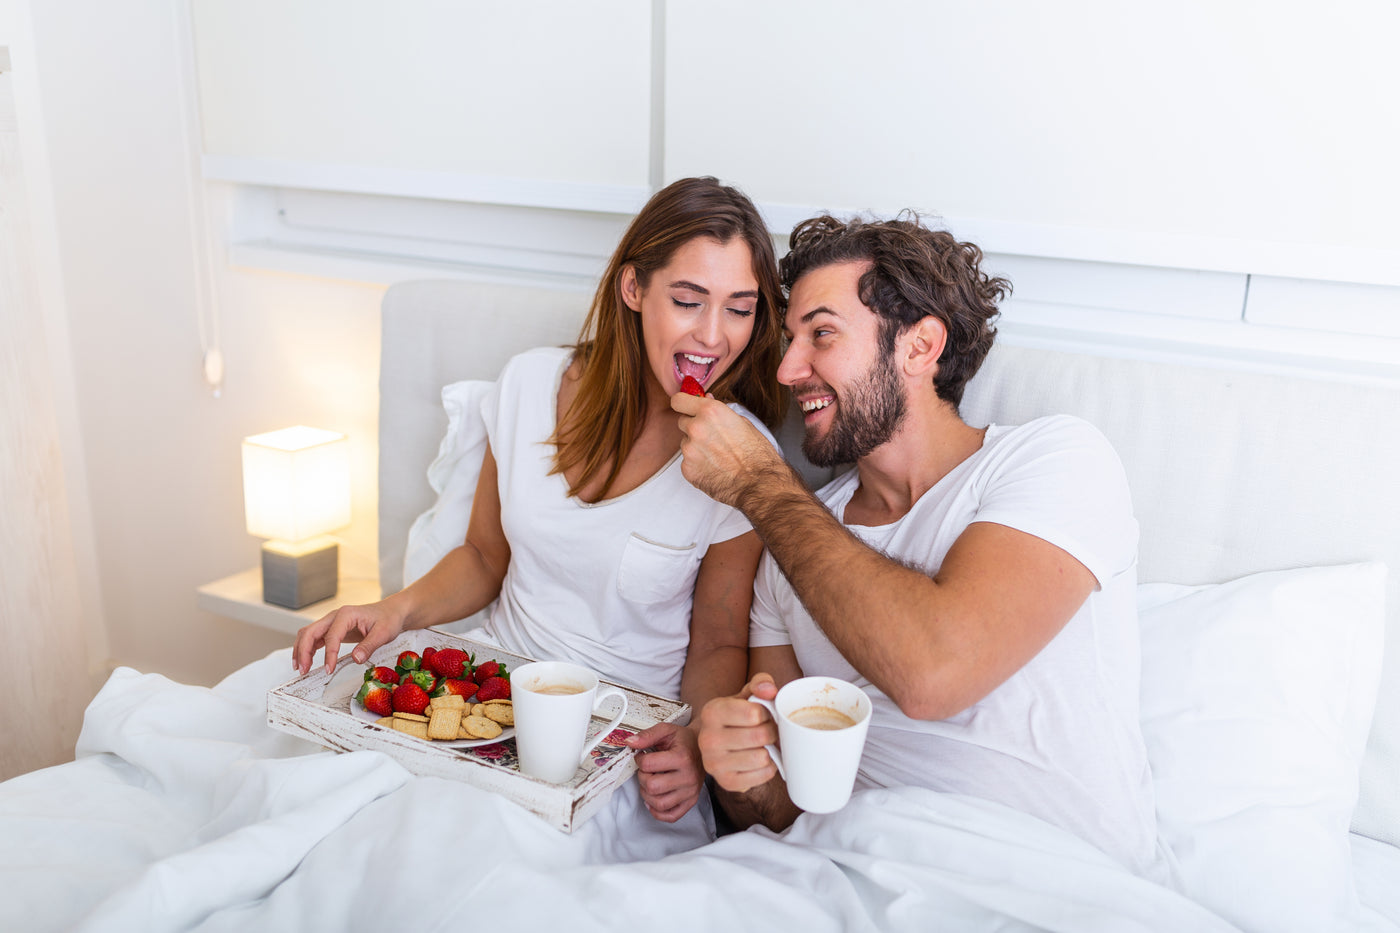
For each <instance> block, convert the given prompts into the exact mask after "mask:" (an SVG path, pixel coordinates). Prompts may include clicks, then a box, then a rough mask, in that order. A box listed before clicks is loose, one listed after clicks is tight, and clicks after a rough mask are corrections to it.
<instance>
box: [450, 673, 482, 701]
mask: <svg viewBox="0 0 1400 933" xmlns="http://www.w3.org/2000/svg"><path fill="white" fill-rule="evenodd" d="M442 692H443V693H446V694H452V695H455V696H459V697H462V698H463V699H464V700H471V698H472V697H474V696H476V681H474V680H468V679H466V678H448V679H447V680H444V681H443V682H442Z"/></svg>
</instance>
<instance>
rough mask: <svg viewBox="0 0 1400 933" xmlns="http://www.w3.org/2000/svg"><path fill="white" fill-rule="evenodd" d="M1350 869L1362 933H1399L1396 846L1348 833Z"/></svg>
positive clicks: (1399, 866)
mask: <svg viewBox="0 0 1400 933" xmlns="http://www.w3.org/2000/svg"><path fill="white" fill-rule="evenodd" d="M1351 870H1352V875H1353V877H1354V878H1355V879H1356V893H1357V895H1358V896H1359V897H1360V898H1361V911H1362V919H1363V920H1364V921H1365V924H1366V925H1365V927H1364V929H1365V930H1366V933H1400V849H1397V848H1395V846H1392V845H1388V844H1386V843H1384V842H1378V841H1376V840H1375V839H1370V838H1367V837H1366V836H1358V835H1357V834H1356V833H1352V834H1351Z"/></svg>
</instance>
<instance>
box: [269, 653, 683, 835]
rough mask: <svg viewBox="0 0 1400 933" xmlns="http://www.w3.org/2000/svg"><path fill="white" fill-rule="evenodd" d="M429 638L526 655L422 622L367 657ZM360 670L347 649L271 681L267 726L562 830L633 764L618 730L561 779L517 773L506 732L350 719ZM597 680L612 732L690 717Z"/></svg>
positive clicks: (581, 818)
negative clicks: (501, 803) (503, 804)
mask: <svg viewBox="0 0 1400 933" xmlns="http://www.w3.org/2000/svg"><path fill="white" fill-rule="evenodd" d="M429 645H432V646H435V647H437V648H446V647H456V648H461V649H462V650H464V651H466V652H468V653H469V654H473V655H475V656H476V660H477V663H481V662H482V661H487V660H490V659H492V658H494V659H496V660H498V661H500V662H501V663H503V664H505V665H506V667H507V668H508V669H509V670H511V671H514V670H515V669H516V668H518V667H519V666H520V665H522V664H526V663H528V662H529V661H532V660H534V659H533V658H526V657H522V656H520V655H517V654H511V653H510V652H508V651H502V650H500V649H499V648H493V647H491V646H489V645H485V644H482V643H480V642H474V641H471V640H469V639H466V638H462V637H460V636H458V635H452V634H449V633H447V632H439V631H434V630H432V629H423V630H418V631H413V632H406V633H404V634H403V635H401V636H399V637H398V638H396V639H395V640H394V641H392V642H390V643H389V644H387V645H385V646H384V647H382V648H380V649H379V650H378V651H376V652H375V653H374V654H373V655H371V656H370V660H369V662H368V663H370V664H386V665H388V666H390V667H393V666H394V662H395V660H397V658H398V656H399V653H400V652H402V651H417V652H418V653H419V654H422V653H423V649H424V648H427V647H428V646H429ZM364 671H365V665H364V664H356V663H355V662H354V661H353V660H352V659H351V658H350V655H349V652H348V651H347V653H346V654H345V656H344V657H342V658H341V659H340V660H339V661H338V662H337V663H336V669H335V673H334V674H327V673H326V672H325V670H324V668H313V670H312V671H311V672H310V673H308V674H305V675H303V676H301V677H297V678H296V679H294V680H290V681H288V682H287V683H285V684H282V685H281V686H278V687H274V688H272V689H271V690H269V691H268V694H267V721H268V725H270V726H272V728H274V729H278V730H280V731H282V732H288V733H291V734H292V735H296V736H300V737H302V738H305V739H310V740H311V741H313V742H316V743H318V744H320V745H323V746H325V747H326V748H329V749H333V750H335V751H341V752H351V751H364V750H368V751H377V752H383V753H384V754H386V755H388V756H389V757H391V758H393V759H394V760H396V761H397V762H399V764H401V765H403V766H404V767H405V768H407V769H408V770H409V771H411V772H413V773H414V774H419V775H424V776H427V777H443V778H450V779H452V780H457V781H465V782H466V783H468V784H471V785H474V786H476V787H480V788H482V789H484V790H489V791H492V792H493V793H497V794H500V795H502V796H504V797H507V798H509V799H510V800H513V801H515V802H516V803H518V804H520V806H522V807H524V808H525V809H527V810H529V811H530V812H531V813H533V814H535V815H536V816H538V817H540V818H541V819H543V820H544V821H545V822H547V823H549V824H550V825H551V826H554V827H555V828H557V829H560V830H563V831H564V832H566V833H571V832H573V831H574V828H575V827H578V826H581V825H583V824H584V822H586V821H587V820H588V819H589V818H590V817H592V816H593V814H595V813H596V812H598V810H599V809H600V808H601V807H602V806H603V804H604V803H605V802H606V801H607V799H608V797H609V796H611V795H612V792H613V791H614V790H616V789H617V788H618V787H619V786H620V785H621V784H622V783H623V782H624V781H626V780H627V779H628V778H629V777H631V776H632V773H633V772H635V771H636V770H637V763H636V760H635V753H634V752H633V751H632V750H631V749H629V748H626V747H625V746H623V745H621V744H618V743H619V740H620V739H621V738H624V737H625V735H623V734H619V735H617V736H616V737H615V738H608V739H604V740H603V741H602V742H601V743H600V744H599V745H598V746H597V747H596V748H595V749H594V750H593V752H592V754H591V755H590V758H589V761H587V762H585V763H584V764H583V765H581V766H580V767H579V769H578V771H577V772H575V774H574V776H573V778H572V779H571V780H569V781H568V782H567V783H565V784H550V783H547V782H545V781H541V780H539V779H538V778H533V777H530V776H529V775H525V774H521V773H520V770H519V767H518V766H517V764H516V758H515V740H514V739H506V740H504V741H500V742H495V743H492V744H488V745H482V746H478V747H475V748H453V747H450V746H444V745H441V744H438V743H434V742H427V741H424V740H423V739H417V738H414V737H412V736H409V735H406V734H404V733H402V732H396V731H395V730H393V729H386V728H384V727H383V726H379V725H375V724H374V723H372V722H366V721H364V720H362V719H358V718H356V716H355V715H354V714H353V713H352V712H351V706H350V705H351V703H352V702H353V700H354V696H355V693H356V691H358V690H359V689H360V685H361V684H362V683H363V682H364ZM602 682H603V683H607V684H609V685H610V686H614V687H618V688H619V689H621V690H622V691H623V692H624V693H626V694H627V701H628V702H627V714H626V715H625V716H624V717H623V719H622V723H621V724H620V726H619V728H618V730H617V732H618V733H624V732H625V733H629V734H630V733H633V732H640V731H641V730H643V729H645V728H647V727H648V726H653V725H655V724H657V723H659V722H674V723H676V724H678V725H684V724H685V723H687V722H689V721H690V706H689V704H686V703H682V702H680V701H678V700H668V699H666V698H665V697H659V696H654V695H653V694H650V693H642V692H640V691H637V690H634V689H632V688H629V687H626V686H624V685H622V684H615V683H612V682H611V681H602ZM608 708H609V707H608V706H604V709H608ZM614 708H615V707H614ZM605 725H607V722H606V721H598V720H597V719H596V718H595V720H594V722H593V724H592V726H591V728H590V730H589V738H592V737H593V735H595V734H597V730H598V729H600V728H602V727H603V726H605Z"/></svg>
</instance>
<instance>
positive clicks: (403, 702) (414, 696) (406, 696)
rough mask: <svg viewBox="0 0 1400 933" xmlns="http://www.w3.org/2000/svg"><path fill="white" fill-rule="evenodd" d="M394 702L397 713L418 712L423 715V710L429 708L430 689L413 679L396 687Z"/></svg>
mask: <svg viewBox="0 0 1400 933" xmlns="http://www.w3.org/2000/svg"><path fill="white" fill-rule="evenodd" d="M392 702H393V706H394V712H396V713H417V714H418V715H420V716H421V715H423V710H425V709H427V708H428V691H426V690H424V689H423V688H422V687H420V686H418V685H417V684H416V683H413V682H412V681H409V682H408V683H403V684H399V685H398V686H397V687H395V688H394V694H393V699H392Z"/></svg>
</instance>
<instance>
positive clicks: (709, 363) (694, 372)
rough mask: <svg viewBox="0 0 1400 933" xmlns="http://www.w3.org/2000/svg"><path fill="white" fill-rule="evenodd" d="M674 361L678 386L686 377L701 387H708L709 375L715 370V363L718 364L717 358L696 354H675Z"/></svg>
mask: <svg viewBox="0 0 1400 933" xmlns="http://www.w3.org/2000/svg"><path fill="white" fill-rule="evenodd" d="M675 360H676V364H675V366H676V382H677V383H678V384H679V383H680V382H682V381H683V380H684V379H685V377H686V376H689V377H690V378H692V379H694V380H695V381H696V382H698V383H700V384H701V385H702V386H703V385H708V384H709V380H710V373H711V372H712V371H713V370H714V368H715V363H717V362H719V357H717V356H701V355H699V354H697V353H677V354H676V356H675Z"/></svg>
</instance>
